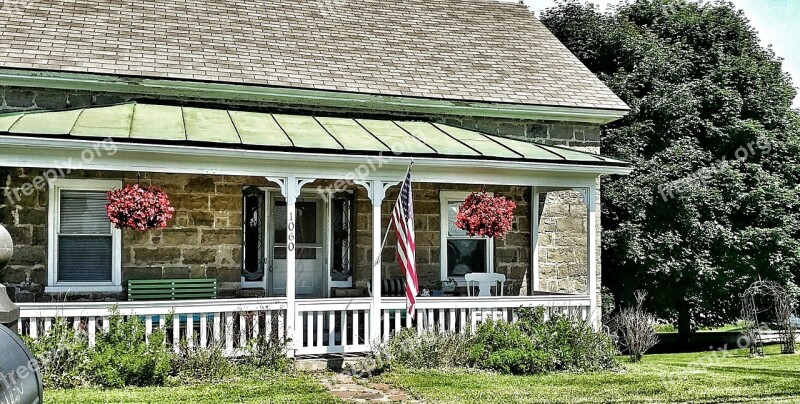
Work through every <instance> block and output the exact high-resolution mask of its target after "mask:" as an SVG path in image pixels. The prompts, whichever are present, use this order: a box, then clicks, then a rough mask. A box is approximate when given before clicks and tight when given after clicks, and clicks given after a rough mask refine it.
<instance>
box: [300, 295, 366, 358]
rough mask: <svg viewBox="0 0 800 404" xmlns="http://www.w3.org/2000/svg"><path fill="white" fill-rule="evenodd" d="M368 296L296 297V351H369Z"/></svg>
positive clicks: (304, 352)
mask: <svg viewBox="0 0 800 404" xmlns="http://www.w3.org/2000/svg"><path fill="white" fill-rule="evenodd" d="M371 302H372V300H371V299H370V298H368V297H367V298H354V299H303V300H297V303H296V304H297V306H296V307H297V320H296V321H295V327H296V330H295V337H294V341H293V342H294V348H295V352H296V354H297V355H319V354H332V353H359V352H369V351H370V335H369V329H370V327H369V317H370V316H369V314H370V306H371Z"/></svg>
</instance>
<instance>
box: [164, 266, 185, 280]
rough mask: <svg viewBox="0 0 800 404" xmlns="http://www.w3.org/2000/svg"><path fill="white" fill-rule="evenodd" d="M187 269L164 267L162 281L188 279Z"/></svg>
mask: <svg viewBox="0 0 800 404" xmlns="http://www.w3.org/2000/svg"><path fill="white" fill-rule="evenodd" d="M190 272H191V271H190V269H189V267H183V266H181V267H164V275H163V276H164V279H189V278H190V276H191V275H190Z"/></svg>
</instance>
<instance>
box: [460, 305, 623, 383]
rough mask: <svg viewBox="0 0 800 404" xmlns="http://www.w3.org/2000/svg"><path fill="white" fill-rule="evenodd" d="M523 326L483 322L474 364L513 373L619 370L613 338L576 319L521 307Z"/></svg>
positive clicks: (475, 339)
mask: <svg viewBox="0 0 800 404" xmlns="http://www.w3.org/2000/svg"><path fill="white" fill-rule="evenodd" d="M517 314H518V322H517V323H514V324H508V323H505V322H491V321H490V322H487V323H484V324H481V325H480V326H479V327H478V329H477V330H476V332H475V335H474V336H473V337H472V339H471V341H470V348H469V351H470V363H471V364H472V365H473V366H476V367H478V368H482V369H489V370H495V371H498V372H503V373H513V374H535V373H544V372H552V371H599V370H605V369H611V368H614V367H615V366H616V360H615V358H614V357H615V355H616V354H617V351H616V348H615V347H614V343H613V341H612V339H611V337H610V336H608V335H606V334H604V333H600V332H596V331H594V330H593V329H592V327H591V325H590V324H589V323H588V322H586V321H583V320H580V319H579V318H577V317H576V316H572V315H570V314H560V313H555V312H551V313H549V315H548V316H545V311H544V309H543V308H522V309H519V310H518V311H517Z"/></svg>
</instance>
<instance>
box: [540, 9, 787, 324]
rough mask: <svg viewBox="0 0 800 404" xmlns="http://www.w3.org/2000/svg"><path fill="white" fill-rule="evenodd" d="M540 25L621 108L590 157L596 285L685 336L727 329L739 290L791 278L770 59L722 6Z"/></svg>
mask: <svg viewBox="0 0 800 404" xmlns="http://www.w3.org/2000/svg"><path fill="white" fill-rule="evenodd" d="M541 19H542V22H543V23H544V24H545V25H546V26H547V27H548V28H549V29H550V30H551V31H552V32H553V33H554V34H555V35H556V36H557V37H558V38H559V39H560V40H561V41H562V42H563V43H564V45H566V46H567V47H568V48H569V49H570V50H571V51H572V52H573V53H574V54H575V55H576V56H577V57H578V58H579V59H580V60H581V61H583V63H585V64H586V66H588V67H589V69H591V70H592V71H593V72H594V73H595V74H597V75H598V77H600V79H601V80H603V81H604V82H605V83H606V84H607V85H608V86H609V87H610V88H611V89H612V90H613V91H614V92H615V93H616V94H617V95H619V96H620V97H621V98H622V99H623V100H624V101H625V102H627V103H628V105H630V107H631V112H630V114H628V115H627V117H625V118H624V119H622V120H620V121H618V122H615V123H612V124H610V125H607V126H606V127H605V128H604V129H603V138H602V144H601V146H602V151H603V153H605V154H609V155H612V156H615V157H618V158H622V159H626V160H628V161H630V162H632V163H633V167H634V171H633V173H632V175H630V176H627V177H611V178H605V179H604V182H603V193H602V203H603V217H602V224H603V229H604V240H603V256H602V258H603V280H604V282H605V284H606V285H607V286H609V287H610V288H611V289H612V291H613V292H614V294H615V296H616V297H617V299H618V301H619V302H620V303H622V304H627V303H628V302H629V301H630V299H632V297H633V291H634V290H636V289H645V290H647V291H648V292H649V294H650V296H651V297H652V300H651V301H650V302H649V307H650V309H652V310H654V311H655V312H656V313H657V314H658V315H660V316H662V317H663V318H666V319H670V320H672V321H673V322H674V323H676V324H677V325H678V328H679V332H680V333H681V335H682V337H683V338H684V340H686V339H688V337H689V332H690V330H691V329H693V328H694V327H697V326H703V325H715V324H719V323H722V322H726V321H731V320H733V319H735V318H736V317H737V316H738V314H739V301H738V295H739V293H741V292H742V291H743V290H744V289H745V288H746V287H747V285H749V284H750V283H751V282H752V281H753V280H755V279H758V278H762V279H772V280H776V281H779V282H781V283H783V284H792V283H798V279H799V278H800V275H799V272H800V271H798V264H800V243H798V236H800V189H798V186H797V184H798V180H800V163H799V162H798V160H799V159H800V141H799V139H800V129H799V128H800V118H798V115H797V112H796V111H793V110H791V102H792V99H793V98H794V96H795V91H794V88H793V87H792V85H791V80H790V78H789V77H788V75H787V74H786V73H784V72H783V71H782V68H781V60H780V59H779V58H777V57H776V56H775V54H774V53H773V52H772V50H771V49H768V48H766V49H765V48H763V47H762V46H761V45H760V42H759V39H758V36H757V34H756V32H755V30H754V29H753V28H752V27H751V26H750V25H749V22H748V20H747V19H746V18H745V16H744V15H743V13H742V12H741V11H738V10H737V9H736V8H734V6H733V5H732V4H730V3H727V2H722V1H717V2H711V3H705V4H698V2H696V1H685V0H634V1H631V2H627V3H624V4H622V5H620V6H618V7H616V8H614V9H612V10H611V11H609V12H607V13H601V12H600V11H599V10H598V9H597V8H596V7H595V6H592V5H584V4H580V3H578V2H577V0H567V1H562V2H561V3H560V4H559V5H558V6H557V7H555V8H552V9H549V10H547V11H545V12H544V13H543V15H542V18H541Z"/></svg>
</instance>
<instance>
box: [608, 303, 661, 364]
mask: <svg viewBox="0 0 800 404" xmlns="http://www.w3.org/2000/svg"><path fill="white" fill-rule="evenodd" d="M634 297H635V298H636V305H634V306H632V307H627V308H624V309H622V311H620V313H619V314H618V315H617V317H616V325H615V328H616V331H617V333H618V335H619V344H620V346H621V347H622V349H623V350H624V351H627V352H628V356H629V357H630V358H631V362H639V361H640V360H642V357H643V356H644V354H645V352H647V350H649V349H650V348H652V347H653V346H655V345H656V344H657V343H658V334H657V333H656V325H655V323H656V320H655V317H653V315H652V314H650V313H648V312H647V311H645V309H644V307H643V306H644V299H645V298H646V297H647V293H645V292H642V291H636V293H635V295H634Z"/></svg>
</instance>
